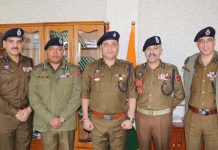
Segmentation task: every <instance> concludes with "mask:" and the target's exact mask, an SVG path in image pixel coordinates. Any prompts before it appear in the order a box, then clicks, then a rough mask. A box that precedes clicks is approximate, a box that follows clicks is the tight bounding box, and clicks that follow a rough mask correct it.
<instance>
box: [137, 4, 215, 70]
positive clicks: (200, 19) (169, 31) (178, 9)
mask: <svg viewBox="0 0 218 150" xmlns="http://www.w3.org/2000/svg"><path fill="white" fill-rule="evenodd" d="M139 12H140V13H139V31H140V32H139V51H140V53H139V55H138V57H139V59H138V60H139V63H141V62H143V60H144V56H143V55H141V54H142V52H141V50H142V47H143V44H144V41H145V39H147V38H148V37H151V36H153V35H159V36H160V37H161V39H162V42H163V48H164V53H163V56H162V59H163V60H164V61H166V62H170V63H174V64H176V65H177V66H178V67H179V70H180V71H181V68H182V65H183V62H184V60H185V58H186V57H187V56H189V55H191V54H193V53H195V52H198V49H197V48H196V44H195V43H194V42H193V40H194V37H195V35H196V33H197V32H198V31H199V30H200V29H202V28H204V27H206V26H213V27H214V28H215V29H217V31H218V19H217V16H218V1H214V0H207V1H205V0H164V1H163V0H153V1H152V0H143V1H139Z"/></svg>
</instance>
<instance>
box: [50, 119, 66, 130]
mask: <svg viewBox="0 0 218 150" xmlns="http://www.w3.org/2000/svg"><path fill="white" fill-rule="evenodd" d="M49 124H50V125H51V126H52V127H53V128H55V129H57V128H59V127H61V126H62V125H63V122H62V121H61V119H60V118H53V119H51V120H50V121H49Z"/></svg>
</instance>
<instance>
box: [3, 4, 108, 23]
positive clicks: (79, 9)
mask: <svg viewBox="0 0 218 150" xmlns="http://www.w3.org/2000/svg"><path fill="white" fill-rule="evenodd" d="M105 4H106V1H105V0H0V10H1V12H0V24H3V23H29V22H59V21H65V22H66V21H99V20H101V21H102V20H105V18H106V17H105V15H106V13H105V9H106V5H105Z"/></svg>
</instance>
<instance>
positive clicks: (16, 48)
mask: <svg viewBox="0 0 218 150" xmlns="http://www.w3.org/2000/svg"><path fill="white" fill-rule="evenodd" d="M11 49H15V50H18V49H19V48H18V47H12V48H11Z"/></svg>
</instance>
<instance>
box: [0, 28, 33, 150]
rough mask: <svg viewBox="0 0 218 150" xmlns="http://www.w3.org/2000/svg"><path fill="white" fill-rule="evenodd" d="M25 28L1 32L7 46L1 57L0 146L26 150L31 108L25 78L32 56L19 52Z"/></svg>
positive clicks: (9, 149) (29, 70)
mask: <svg viewBox="0 0 218 150" xmlns="http://www.w3.org/2000/svg"><path fill="white" fill-rule="evenodd" d="M23 35H24V31H23V29H21V28H13V29H10V30H8V31H7V32H6V33H5V34H4V36H3V45H4V48H5V49H6V51H5V53H4V55H3V56H1V57H0V70H1V73H0V87H1V89H0V149H1V150H15V149H16V150H27V149H29V144H30V140H31V133H32V132H31V131H32V126H31V117H29V116H30V114H31V111H32V110H31V108H30V107H29V100H28V97H27V93H28V81H29V77H30V72H31V70H32V67H33V60H32V59H31V58H28V57H26V56H23V55H21V52H22V46H23Z"/></svg>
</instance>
